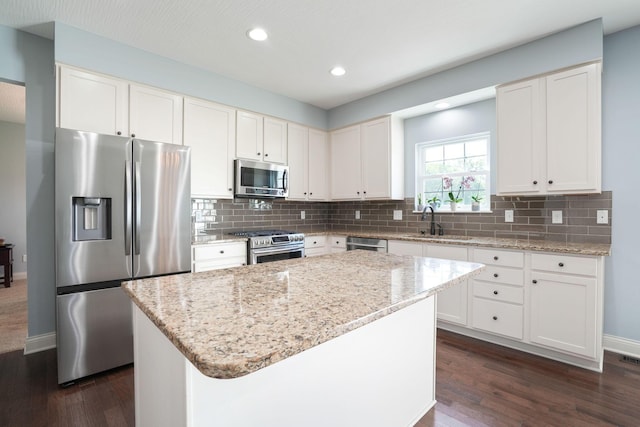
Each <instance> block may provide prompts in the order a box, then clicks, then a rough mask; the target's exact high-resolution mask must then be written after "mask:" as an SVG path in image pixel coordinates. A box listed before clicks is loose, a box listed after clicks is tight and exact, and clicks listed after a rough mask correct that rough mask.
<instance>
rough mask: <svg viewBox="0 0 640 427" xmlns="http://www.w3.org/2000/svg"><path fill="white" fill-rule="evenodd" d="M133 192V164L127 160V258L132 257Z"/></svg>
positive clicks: (125, 197)
mask: <svg viewBox="0 0 640 427" xmlns="http://www.w3.org/2000/svg"><path fill="white" fill-rule="evenodd" d="M131 192H132V182H131V162H130V161H128V160H127V161H126V162H125V168H124V193H125V194H124V213H125V215H124V254H125V255H127V256H129V255H131V236H132V234H133V231H132V229H131V226H132V220H131V214H132V209H131V200H132V198H131Z"/></svg>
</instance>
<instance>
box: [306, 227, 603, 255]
mask: <svg viewBox="0 0 640 427" xmlns="http://www.w3.org/2000/svg"><path fill="white" fill-rule="evenodd" d="M305 235H306V236H313V235H332V236H353V237H372V238H377V239H387V240H403V241H409V242H419V243H437V244H445V245H463V246H477V247H488V248H501V249H517V250H518V249H519V250H523V251H535V252H557V253H564V254H573V255H589V256H609V255H611V245H610V244H604V243H566V242H555V241H551V240H529V239H508V238H502V239H496V238H489V237H469V236H455V235H444V236H429V235H423V234H420V233H402V232H382V231H380V232H379V231H354V230H333V231H323V232H312V233H305Z"/></svg>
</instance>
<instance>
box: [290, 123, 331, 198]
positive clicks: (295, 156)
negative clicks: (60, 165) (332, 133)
mask: <svg viewBox="0 0 640 427" xmlns="http://www.w3.org/2000/svg"><path fill="white" fill-rule="evenodd" d="M327 141H328V139H327V133H326V132H322V131H319V130H316V129H309V128H307V127H305V126H300V125H297V124H293V123H289V128H288V143H287V146H288V153H289V154H288V158H289V176H290V185H289V197H288V199H289V200H327V199H328V197H329V172H328V171H329V145H328V142H327Z"/></svg>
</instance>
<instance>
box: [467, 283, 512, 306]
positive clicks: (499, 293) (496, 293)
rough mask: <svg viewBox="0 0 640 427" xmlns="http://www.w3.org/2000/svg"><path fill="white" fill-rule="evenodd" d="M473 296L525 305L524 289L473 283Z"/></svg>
mask: <svg viewBox="0 0 640 427" xmlns="http://www.w3.org/2000/svg"><path fill="white" fill-rule="evenodd" d="M473 296H475V297H481V298H486V299H489V300H493V301H504V302H511V303H514V304H523V303H524V288H516V287H513V286H506V285H499V284H495V283H487V282H478V281H475V280H474V281H473Z"/></svg>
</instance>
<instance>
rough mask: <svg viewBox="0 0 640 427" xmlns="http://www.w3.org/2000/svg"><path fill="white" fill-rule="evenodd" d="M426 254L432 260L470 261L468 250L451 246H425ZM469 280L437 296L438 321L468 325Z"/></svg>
mask: <svg viewBox="0 0 640 427" xmlns="http://www.w3.org/2000/svg"><path fill="white" fill-rule="evenodd" d="M424 254H425V255H426V256H428V257H432V258H444V259H453V260H456V261H466V260H467V259H468V254H467V248H463V247H460V246H449V245H425V249H424ZM468 292H469V284H468V280H465V281H464V282H461V283H458V284H457V285H454V286H452V287H450V288H448V289H445V290H444V291H440V292H438V294H437V299H436V304H437V310H438V320H446V321H447V322H451V323H456V324H458V325H463V326H466V325H467V306H468V299H469V295H468Z"/></svg>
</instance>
